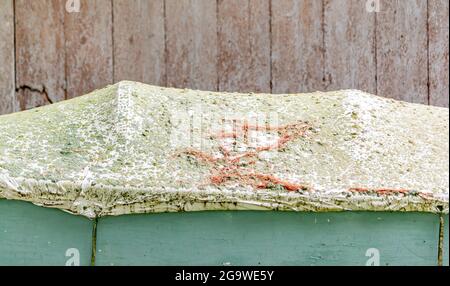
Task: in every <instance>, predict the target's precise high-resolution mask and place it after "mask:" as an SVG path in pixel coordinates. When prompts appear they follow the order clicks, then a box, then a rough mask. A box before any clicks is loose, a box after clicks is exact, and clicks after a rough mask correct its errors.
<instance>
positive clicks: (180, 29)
mask: <svg viewBox="0 0 450 286" xmlns="http://www.w3.org/2000/svg"><path fill="white" fill-rule="evenodd" d="M73 1H75V2H77V0H0V21H1V22H0V114H6V113H10V112H14V111H19V110H24V109H29V108H33V107H36V106H41V105H45V104H49V103H53V102H57V101H60V100H64V99H69V98H73V97H75V96H79V95H82V94H85V93H87V92H89V91H92V90H94V89H96V88H100V87H103V86H105V85H107V84H110V83H114V82H117V81H120V80H124V79H127V80H136V81H141V82H145V83H149V84H155V85H162V86H173V87H182V88H184V87H187V88H194V89H203V90H219V91H241V92H272V93H287V92H290V93H292V92H307V91H315V90H336V89H348V88H356V89H361V90H365V91H368V92H371V93H374V94H378V95H381V96H386V97H391V98H396V99H400V100H405V101H409V102H417V103H423V104H431V105H437V106H444V107H448V106H449V80H448V77H449V45H448V40H449V31H448V29H449V1H448V0H79V2H80V9H79V11H75V12H74V11H71V10H70V9H69V12H68V11H67V9H66V4H67V3H68V2H73ZM69 4H71V3H69ZM377 8H379V10H378V9H377Z"/></svg>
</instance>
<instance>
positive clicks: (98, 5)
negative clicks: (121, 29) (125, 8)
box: [64, 0, 113, 98]
mask: <svg viewBox="0 0 450 286" xmlns="http://www.w3.org/2000/svg"><path fill="white" fill-rule="evenodd" d="M64 25H65V35H66V72H67V98H72V97H75V96H79V95H83V94H86V93H88V92H90V91H92V90H94V89H97V88H101V87H104V86H106V85H108V84H110V83H112V82H113V55H112V53H113V51H112V49H113V48H112V5H111V0H81V1H80V11H79V12H75V13H65V23H64Z"/></svg>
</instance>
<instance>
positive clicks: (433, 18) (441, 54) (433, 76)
mask: <svg viewBox="0 0 450 286" xmlns="http://www.w3.org/2000/svg"><path fill="white" fill-rule="evenodd" d="M428 3H429V4H428V5H429V6H428V9H429V11H428V37H429V76H430V104H431V105H437V106H443V107H448V101H449V79H448V78H449V71H448V67H449V61H448V57H449V46H448V42H449V37H448V30H449V1H448V0H432V1H429V2H428Z"/></svg>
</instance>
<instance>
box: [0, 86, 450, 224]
mask: <svg viewBox="0 0 450 286" xmlns="http://www.w3.org/2000/svg"><path fill="white" fill-rule="evenodd" d="M448 120H449V112H448V109H446V108H438V107H430V106H424V105H417V104H410V103H405V102H398V101H394V100H391V99H385V98H380V97H377V96H373V95H370V94H366V93H363V92H360V91H356V90H343V91H336V92H327V93H321V92H316V93H309V94H290V95H269V94H238V93H214V92H203V91H194V90H180V89H172V88H162V87H155V86H149V85H144V84H140V83H133V82H120V83H118V84H116V85H112V86H108V87H106V88H105V89H102V90H97V91H95V92H93V93H91V94H89V95H86V96H82V97H79V98H75V99H72V100H68V101H64V102H61V103H57V104H53V105H51V106H46V107H42V108H37V109H33V110H29V111H25V112H20V113H15V114H11V115H6V116H1V117H0V198H7V199H17V200H25V201H31V202H33V203H35V204H37V205H43V206H48V207H56V208H60V209H63V210H66V211H69V212H72V213H76V214H80V215H84V216H87V217H91V218H92V217H96V216H104V215H119V214H127V213H144V212H165V211H194V210H216V209H220V210H236V209H253V210H262V209H264V210H267V209H273V210H292V211H339V210H367V211H422V212H435V213H437V212H444V213H448V189H449V167H448V163H449V154H448V150H449V143H448V142H449V141H448V139H449V125H448Z"/></svg>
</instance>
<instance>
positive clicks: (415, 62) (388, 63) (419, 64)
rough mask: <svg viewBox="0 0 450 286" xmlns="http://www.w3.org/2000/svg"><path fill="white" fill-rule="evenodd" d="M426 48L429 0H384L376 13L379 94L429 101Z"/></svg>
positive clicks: (410, 100) (402, 98)
mask: <svg viewBox="0 0 450 286" xmlns="http://www.w3.org/2000/svg"><path fill="white" fill-rule="evenodd" d="M427 48H428V47H427V1H423V0H408V1H404V0H389V1H387V0H385V1H381V11H380V12H379V13H377V78H378V80H377V91H378V94H379V95H382V96H386V97H391V98H395V99H400V100H404V101H409V102H415V103H424V104H427V103H428V87H427V84H428V83H427V81H428V71H427V69H428V68H427V65H428V64H427V62H428V60H427V58H428V56H427V53H428V52H427Z"/></svg>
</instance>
